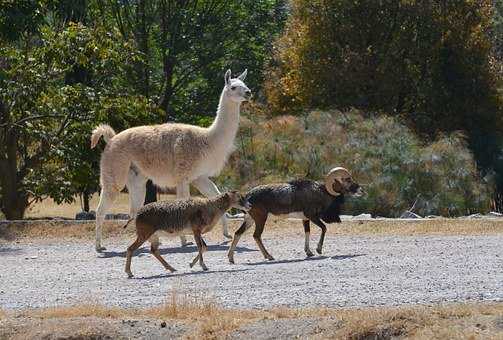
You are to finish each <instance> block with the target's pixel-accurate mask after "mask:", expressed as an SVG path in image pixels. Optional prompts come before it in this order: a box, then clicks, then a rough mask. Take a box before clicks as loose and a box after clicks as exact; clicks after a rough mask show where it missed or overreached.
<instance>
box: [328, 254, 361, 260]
mask: <svg viewBox="0 0 503 340" xmlns="http://www.w3.org/2000/svg"><path fill="white" fill-rule="evenodd" d="M360 256H367V254H352V255H351V254H349V255H335V256H332V257H331V259H332V260H347V259H352V258H355V257H360Z"/></svg>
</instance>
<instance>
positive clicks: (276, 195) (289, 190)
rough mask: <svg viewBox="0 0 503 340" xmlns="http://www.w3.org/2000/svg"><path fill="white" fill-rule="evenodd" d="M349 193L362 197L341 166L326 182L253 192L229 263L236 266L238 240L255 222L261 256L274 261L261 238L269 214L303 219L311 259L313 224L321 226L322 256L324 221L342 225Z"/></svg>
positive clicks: (305, 182) (296, 183)
mask: <svg viewBox="0 0 503 340" xmlns="http://www.w3.org/2000/svg"><path fill="white" fill-rule="evenodd" d="M346 194H350V195H355V196H359V195H361V194H362V189H361V187H360V185H359V184H358V183H356V182H354V181H353V178H352V177H351V174H350V173H349V171H348V170H346V169H344V168H341V167H337V168H334V169H332V170H331V171H330V172H329V173H328V175H327V176H326V177H325V182H324V183H322V182H316V181H312V180H308V179H302V180H295V181H292V182H288V183H281V184H269V185H260V186H257V187H255V188H253V189H251V190H250V191H249V192H248V193H247V194H246V195H245V199H246V200H247V201H248V202H250V203H251V206H252V207H251V209H250V210H249V211H248V213H247V214H246V216H245V220H244V222H243V224H242V225H241V227H240V228H239V229H238V230H237V231H236V232H235V233H234V238H233V240H232V243H231V246H230V248H229V252H228V254H227V256H228V258H229V262H230V263H234V250H235V249H236V246H237V244H238V241H239V239H240V237H241V235H243V233H244V232H245V231H246V230H247V229H248V228H249V227H251V226H252V224H253V223H255V231H254V233H253V238H254V239H255V241H256V242H257V245H258V247H259V248H260V251H261V252H262V255H263V256H264V257H265V258H266V259H267V260H274V258H273V257H272V256H271V255H270V254H269V252H268V251H267V250H266V249H265V247H264V244H263V243H262V238H261V236H262V232H263V231H264V226H265V223H266V221H267V216H268V215H269V214H273V215H277V216H286V217H297V218H301V219H302V220H303V224H304V232H305V246H304V250H305V252H306V255H307V256H308V257H310V256H313V255H314V254H313V253H312V252H311V249H310V247H309V237H310V222H313V223H314V224H315V225H317V226H318V227H320V228H321V236H320V240H319V241H318V247H317V248H316V251H317V252H318V254H321V253H322V248H323V242H324V239H325V233H326V231H327V228H326V226H325V224H324V223H323V222H325V223H334V222H337V223H339V222H341V220H340V217H339V215H340V212H341V207H342V205H343V203H344V195H346Z"/></svg>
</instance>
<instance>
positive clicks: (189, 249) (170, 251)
mask: <svg viewBox="0 0 503 340" xmlns="http://www.w3.org/2000/svg"><path fill="white" fill-rule="evenodd" d="M227 250H229V246H227V245H222V244H214V245H208V251H227ZM236 251H237V252H238V253H241V252H250V251H258V250H257V249H251V248H247V247H236ZM159 252H160V253H161V255H167V254H180V253H181V254H187V253H196V252H197V246H194V245H189V246H185V247H170V248H162V245H161V247H160V249H159ZM145 254H150V246H147V247H142V248H140V249H138V250H136V251H135V253H134V256H139V257H141V256H142V255H145ZM109 257H126V251H125V250H124V251H113V250H112V251H104V252H102V253H101V256H100V258H109Z"/></svg>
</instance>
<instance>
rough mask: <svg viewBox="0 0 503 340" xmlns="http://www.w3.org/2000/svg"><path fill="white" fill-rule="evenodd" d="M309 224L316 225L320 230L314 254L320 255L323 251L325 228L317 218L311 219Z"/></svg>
mask: <svg viewBox="0 0 503 340" xmlns="http://www.w3.org/2000/svg"><path fill="white" fill-rule="evenodd" d="M311 222H313V223H314V224H316V225H317V226H318V227H320V229H321V235H320V240H319V241H318V246H317V247H316V252H317V253H318V254H320V255H321V251H322V249H323V242H324V241H325V233H326V232H327V227H326V226H325V224H323V222H321V220H320V219H319V218H313V219H311Z"/></svg>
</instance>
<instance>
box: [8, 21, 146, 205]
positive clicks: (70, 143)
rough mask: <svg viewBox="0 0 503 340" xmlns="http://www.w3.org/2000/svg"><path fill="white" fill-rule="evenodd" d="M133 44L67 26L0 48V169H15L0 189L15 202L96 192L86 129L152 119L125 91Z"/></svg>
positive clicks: (99, 31) (93, 161)
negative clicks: (29, 42) (26, 43)
mask: <svg viewBox="0 0 503 340" xmlns="http://www.w3.org/2000/svg"><path fill="white" fill-rule="evenodd" d="M131 46H132V45H131V44H128V43H127V42H124V41H123V40H122V39H120V36H119V35H118V33H117V32H108V31H105V30H104V29H101V28H96V29H92V28H86V27H84V26H82V25H77V24H71V25H69V26H68V27H67V28H66V29H65V30H63V31H61V32H55V31H53V30H51V29H49V28H47V27H44V28H42V30H41V36H40V40H39V42H38V43H37V44H36V45H34V46H31V47H30V48H25V49H20V48H18V47H16V46H14V45H3V46H2V47H1V51H0V55H2V56H4V57H3V59H2V63H3V64H4V65H6V67H4V68H3V70H2V72H1V73H0V103H1V104H2V106H3V107H5V110H4V111H5V112H3V113H2V117H1V118H2V120H1V121H0V122H1V123H3V124H2V126H1V127H2V130H0V138H1V139H2V140H3V141H5V148H9V146H11V147H12V148H13V152H11V153H9V152H8V150H7V152H5V153H0V165H3V166H4V167H6V168H9V169H13V168H14V170H16V171H15V173H11V174H10V176H8V177H7V178H4V181H2V188H5V189H7V188H8V187H10V186H11V184H12V183H11V182H14V184H15V186H16V188H15V190H16V191H17V193H16V195H18V196H20V197H25V198H27V196H29V197H30V199H31V200H38V199H42V198H44V197H46V196H50V197H52V198H54V199H55V201H56V202H62V201H72V200H73V199H74V195H75V194H76V193H81V192H83V191H87V192H90V193H92V192H94V191H95V190H96V188H97V178H98V173H97V171H96V169H97V168H98V167H97V161H98V157H99V156H98V153H93V152H90V149H89V136H90V132H91V130H92V128H93V127H94V126H95V125H96V124H97V123H98V122H103V121H106V122H108V123H111V124H113V125H114V126H115V127H117V128H121V129H122V128H126V127H128V126H130V124H133V125H139V124H142V123H146V122H152V121H153V120H154V118H153V116H154V115H153V114H152V103H150V102H149V101H148V100H146V99H145V98H143V97H141V96H137V95H135V94H134V93H130V91H129V87H128V78H127V74H128V72H129V70H130V65H131V63H132V62H133V61H134V60H136V59H137V58H139V56H138V54H137V53H136V52H135V50H134V49H133V48H131ZM76 78H82V79H83V82H76V81H74V80H75V79H76ZM13 190H14V189H13ZM3 196H4V197H6V196H8V194H7V193H5V195H3ZM26 203H27V202H26ZM3 208H5V207H3ZM6 215H7V213H6Z"/></svg>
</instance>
